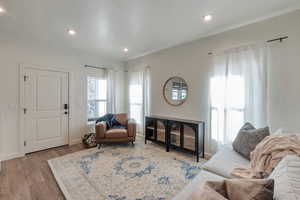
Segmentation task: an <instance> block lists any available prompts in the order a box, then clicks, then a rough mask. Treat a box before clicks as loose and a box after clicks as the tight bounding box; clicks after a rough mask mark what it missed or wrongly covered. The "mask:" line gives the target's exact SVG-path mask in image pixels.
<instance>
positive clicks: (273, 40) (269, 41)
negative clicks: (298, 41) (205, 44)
mask: <svg viewBox="0 0 300 200" xmlns="http://www.w3.org/2000/svg"><path fill="white" fill-rule="evenodd" d="M288 38H289V37H288V36H285V37H280V38H275V39H272V40H268V41H266V42H267V43H271V42H276V41H279V42H282V41H283V40H285V39H288ZM213 54H214V53H213V52H208V55H213Z"/></svg>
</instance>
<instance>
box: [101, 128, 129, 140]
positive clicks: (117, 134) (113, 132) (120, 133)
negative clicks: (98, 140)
mask: <svg viewBox="0 0 300 200" xmlns="http://www.w3.org/2000/svg"><path fill="white" fill-rule="evenodd" d="M105 137H106V138H126V137H128V134H127V130H126V129H110V130H108V131H106V134H105Z"/></svg>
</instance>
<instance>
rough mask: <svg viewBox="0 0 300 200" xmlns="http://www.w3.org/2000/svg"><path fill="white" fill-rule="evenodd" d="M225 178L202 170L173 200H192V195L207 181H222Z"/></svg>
mask: <svg viewBox="0 0 300 200" xmlns="http://www.w3.org/2000/svg"><path fill="white" fill-rule="evenodd" d="M223 179H224V177H221V176H218V175H216V174H213V173H210V172H208V171H205V170H202V171H201V172H200V173H199V174H198V175H197V176H196V177H195V178H194V179H193V180H192V182H190V183H189V184H188V185H187V186H186V187H184V188H183V190H182V191H181V192H180V193H179V194H178V195H176V197H174V198H173V200H190V196H191V194H192V193H193V192H194V191H195V190H196V189H197V188H199V187H201V186H203V185H204V184H205V182H206V181H221V180H223Z"/></svg>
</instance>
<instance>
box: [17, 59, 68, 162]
mask: <svg viewBox="0 0 300 200" xmlns="http://www.w3.org/2000/svg"><path fill="white" fill-rule="evenodd" d="M26 68H29V69H36V70H44V71H54V72H62V73H67V75H68V105H69V117H68V133H67V134H68V145H70V144H71V137H70V119H71V117H70V110H71V106H70V75H72V73H71V72H69V71H68V70H64V69H61V68H58V67H43V66H38V65H34V64H20V65H19V88H20V89H19V131H18V132H19V136H20V141H19V149H20V156H25V146H24V141H25V139H26V138H25V132H24V130H25V123H24V121H25V120H24V118H25V116H24V113H23V108H25V105H24V72H25V69H26Z"/></svg>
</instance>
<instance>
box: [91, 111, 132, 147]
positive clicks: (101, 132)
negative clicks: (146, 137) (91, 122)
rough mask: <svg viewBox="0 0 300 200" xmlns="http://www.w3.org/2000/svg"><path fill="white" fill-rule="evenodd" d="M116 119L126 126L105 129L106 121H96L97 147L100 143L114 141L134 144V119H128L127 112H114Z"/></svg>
mask: <svg viewBox="0 0 300 200" xmlns="http://www.w3.org/2000/svg"><path fill="white" fill-rule="evenodd" d="M115 117H116V119H117V121H118V122H119V123H120V124H121V125H124V126H126V127H127V129H125V128H117V129H109V130H107V125H106V122H104V121H103V122H98V123H97V124H96V142H97V144H98V148H100V146H101V144H106V143H114V142H132V144H134V142H135V138H136V123H135V121H134V120H128V118H127V114H125V113H122V114H115Z"/></svg>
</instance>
